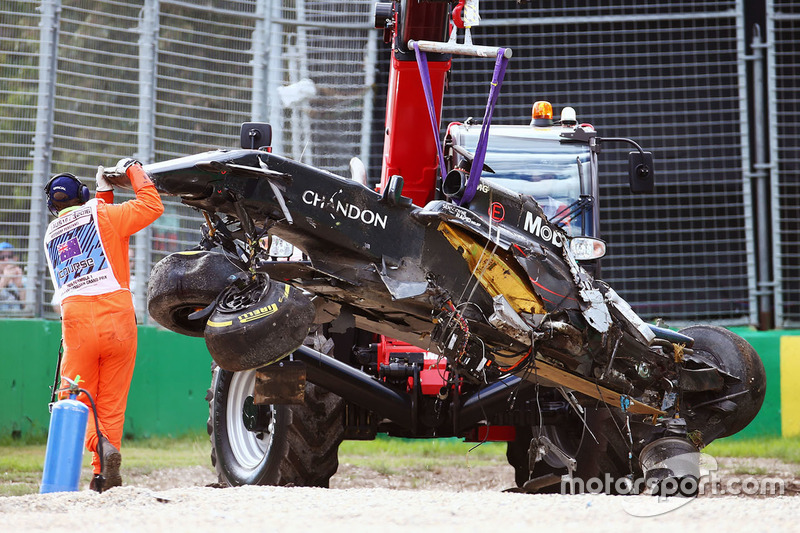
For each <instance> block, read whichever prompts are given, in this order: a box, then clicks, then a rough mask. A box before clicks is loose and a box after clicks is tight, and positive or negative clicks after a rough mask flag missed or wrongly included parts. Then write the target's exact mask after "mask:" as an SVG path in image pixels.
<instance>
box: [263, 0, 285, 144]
mask: <svg viewBox="0 0 800 533" xmlns="http://www.w3.org/2000/svg"><path fill="white" fill-rule="evenodd" d="M268 1H269V4H270V8H269V10H268V13H269V18H268V19H267V21H266V22H265V24H266V25H267V27H268V28H269V62H268V65H267V109H268V112H267V116H268V117H269V122H270V124H272V151H273V152H275V153H277V154H281V155H285V151H284V148H283V106H282V105H281V99H280V97H279V96H278V88H279V87H281V86H282V85H283V73H282V72H281V61H282V58H281V52H282V40H283V35H282V29H283V28H282V26H281V23H280V22H278V20H279V19H280V17H281V4H282V3H283V2H282V0H268Z"/></svg>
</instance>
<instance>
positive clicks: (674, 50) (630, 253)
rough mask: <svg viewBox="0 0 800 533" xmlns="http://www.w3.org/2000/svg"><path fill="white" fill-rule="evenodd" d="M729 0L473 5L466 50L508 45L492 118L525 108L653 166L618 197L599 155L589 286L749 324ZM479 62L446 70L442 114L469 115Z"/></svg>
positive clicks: (617, 174) (747, 233) (620, 181)
mask: <svg viewBox="0 0 800 533" xmlns="http://www.w3.org/2000/svg"><path fill="white" fill-rule="evenodd" d="M741 8H742V5H741V2H737V1H733V0H731V1H728V2H719V1H714V2H662V3H659V4H658V5H655V4H653V3H648V2H601V3H597V2H591V1H588V0H587V1H575V2H569V3H563V4H562V3H557V2H531V3H529V4H524V5H521V6H517V5H516V4H515V3H510V2H502V1H484V2H481V15H482V17H483V19H484V20H483V21H482V22H481V26H480V27H478V28H477V29H475V31H474V32H473V36H474V39H475V41H476V42H477V43H478V44H482V43H492V44H497V45H508V46H510V47H511V48H512V49H513V50H514V57H513V58H512V59H511V61H510V63H509V66H508V70H507V74H506V80H505V81H504V83H503V91H502V94H501V96H500V99H499V100H498V104H497V107H496V109H495V115H494V116H495V118H494V120H493V123H496V124H501V123H516V124H527V123H528V122H529V121H530V116H531V115H530V113H531V105H532V103H533V102H534V101H535V100H548V101H550V102H552V103H553V106H554V109H555V111H556V114H558V112H559V110H560V109H561V108H562V107H564V106H572V107H574V108H575V109H576V110H577V113H578V119H579V122H590V123H592V124H593V125H594V126H595V127H596V128H597V129H598V131H599V134H600V135H601V136H606V137H628V138H632V139H635V140H636V141H637V142H639V143H640V144H641V145H642V146H644V147H645V149H647V150H652V151H653V152H654V154H655V157H656V183H657V185H656V191H657V192H656V194H654V195H651V196H636V197H634V196H632V195H631V193H630V191H629V189H628V179H627V157H626V156H627V151H628V147H624V148H623V147H622V146H621V145H614V147H613V148H612V147H609V148H605V147H604V148H603V152H602V153H601V163H600V175H601V182H600V195H601V197H600V213H601V215H600V216H601V222H600V233H601V237H602V238H603V239H605V240H606V241H607V242H608V243H609V254H608V255H607V257H606V258H605V259H604V260H603V265H602V277H603V278H604V279H607V280H608V281H609V282H610V283H611V285H612V286H614V287H615V289H616V290H617V291H618V292H619V293H620V294H621V295H622V296H623V297H624V298H626V299H627V300H628V301H629V302H630V303H631V304H632V305H633V306H634V308H635V309H636V310H637V312H639V313H641V314H642V315H643V316H645V317H647V318H653V317H664V318H666V319H667V320H668V322H671V323H678V322H683V321H689V320H695V319H696V320H702V321H706V322H708V321H721V322H724V323H726V324H746V323H753V321H754V320H755V315H754V311H755V305H754V302H753V290H752V288H753V287H752V286H751V280H752V279H754V275H755V272H754V271H753V270H752V265H753V262H752V260H753V251H752V250H753V240H752V231H751V230H750V228H749V218H750V216H749V209H750V205H749V198H750V192H749V184H748V182H747V181H746V180H745V179H744V177H743V174H742V170H743V169H746V168H748V165H749V162H748V158H749V151H748V150H749V148H748V142H749V141H748V132H747V129H746V127H743V122H742V121H743V119H744V117H746V112H745V111H746V110H745V105H746V102H745V100H746V94H744V93H743V91H745V90H746V80H745V70H744V60H743V59H742V57H741V56H742V55H743V50H744V49H743V43H744V38H745V37H744V31H743V26H742V25H743V22H742V17H741V16H740V12H741ZM492 66H493V64H492V62H491V61H488V62H487V61H486V60H472V59H461V58H459V59H458V60H454V61H453V73H452V77H451V80H450V87H451V89H450V92H449V93H448V94H447V95H446V96H445V102H444V107H445V109H444V119H445V122H447V121H449V120H463V119H465V118H467V117H468V116H475V117H476V118H479V117H480V116H482V114H483V108H484V106H485V102H486V95H487V93H488V87H489V81H490V80H491V69H492Z"/></svg>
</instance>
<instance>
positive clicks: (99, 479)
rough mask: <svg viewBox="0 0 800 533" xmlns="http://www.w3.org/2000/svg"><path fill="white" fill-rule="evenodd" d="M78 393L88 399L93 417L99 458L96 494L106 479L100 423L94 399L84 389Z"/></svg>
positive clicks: (101, 488)
mask: <svg viewBox="0 0 800 533" xmlns="http://www.w3.org/2000/svg"><path fill="white" fill-rule="evenodd" d="M78 392H82V393H84V394H85V395H86V396H88V397H89V403H91V404H92V414H93V415H94V429H95V431H96V432H97V455H99V456H100V475H99V476H98V477H96V478H95V480H94V482H95V485H96V486H97V492H100V493H102V492H103V484H104V483H105V480H106V478H104V477H103V466H104V465H103V434H102V433H100V422H99V421H98V419H97V406H95V404H94V398H92V395H91V394H89V391H87V390H86V389H78Z"/></svg>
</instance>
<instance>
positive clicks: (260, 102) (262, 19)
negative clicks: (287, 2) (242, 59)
mask: <svg viewBox="0 0 800 533" xmlns="http://www.w3.org/2000/svg"><path fill="white" fill-rule="evenodd" d="M270 18H271V12H270V0H256V24H255V27H254V28H253V96H252V103H251V107H250V120H252V121H254V122H264V121H265V120H267V102H268V98H267V72H268V62H267V61H268V60H267V56H268V54H269V49H268V47H267V42H268V38H269V28H270Z"/></svg>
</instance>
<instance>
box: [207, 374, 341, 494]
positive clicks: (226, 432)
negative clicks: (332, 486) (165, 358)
mask: <svg viewBox="0 0 800 533" xmlns="http://www.w3.org/2000/svg"><path fill="white" fill-rule="evenodd" d="M255 375H256V371H255V370H247V371H242V372H228V371H226V370H222V369H221V368H215V369H214V373H213V379H212V383H211V389H210V390H209V420H208V432H209V435H210V437H211V462H212V464H213V465H214V466H215V467H216V470H217V474H218V476H219V480H220V482H222V483H225V484H227V485H231V486H237V485H290V484H291V485H295V486H308V487H328V486H329V483H330V478H331V477H332V476H333V475H334V474H335V473H336V470H337V469H338V468H339V459H338V449H339V444H340V443H341V442H342V438H343V436H344V424H343V410H344V401H343V400H342V399H341V398H340V397H339V396H336V395H335V394H333V393H331V392H328V391H327V390H325V389H323V388H321V387H317V386H315V385H313V384H311V383H306V399H305V404H303V405H291V406H290V405H256V404H254V403H253V386H254V383H255Z"/></svg>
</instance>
